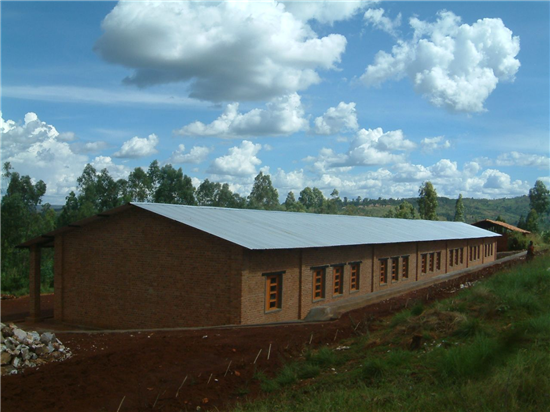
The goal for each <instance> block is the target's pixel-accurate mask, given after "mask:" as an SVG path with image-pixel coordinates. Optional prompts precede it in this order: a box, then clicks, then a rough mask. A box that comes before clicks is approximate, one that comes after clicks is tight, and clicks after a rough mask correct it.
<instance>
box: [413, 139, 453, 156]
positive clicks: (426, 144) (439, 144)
mask: <svg viewBox="0 0 550 412" xmlns="http://www.w3.org/2000/svg"><path fill="white" fill-rule="evenodd" d="M443 139H445V137H444V136H437V137H426V138H425V139H422V141H421V142H420V146H421V147H422V151H424V152H427V153H430V152H434V151H436V150H441V149H448V148H449V147H451V143H450V142H449V141H448V140H445V141H444V140H443Z"/></svg>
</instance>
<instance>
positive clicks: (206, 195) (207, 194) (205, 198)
mask: <svg viewBox="0 0 550 412" xmlns="http://www.w3.org/2000/svg"><path fill="white" fill-rule="evenodd" d="M220 189H221V184H219V183H217V182H216V183H215V182H211V181H210V180H208V179H204V182H202V183H201V184H200V185H199V187H198V189H197V193H196V198H197V204H198V205H199V206H217V203H218V202H217V195H218V194H219V191H220Z"/></svg>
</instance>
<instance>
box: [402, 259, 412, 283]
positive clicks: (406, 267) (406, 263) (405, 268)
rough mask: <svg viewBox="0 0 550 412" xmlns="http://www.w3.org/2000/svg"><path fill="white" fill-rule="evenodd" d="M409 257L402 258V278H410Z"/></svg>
mask: <svg viewBox="0 0 550 412" xmlns="http://www.w3.org/2000/svg"><path fill="white" fill-rule="evenodd" d="M409 266H410V265H409V255H405V256H401V278H402V279H408V278H409Z"/></svg>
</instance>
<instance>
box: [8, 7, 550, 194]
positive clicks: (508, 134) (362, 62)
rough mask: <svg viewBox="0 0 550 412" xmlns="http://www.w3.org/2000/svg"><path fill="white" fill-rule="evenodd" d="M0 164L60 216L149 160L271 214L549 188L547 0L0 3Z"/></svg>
mask: <svg viewBox="0 0 550 412" xmlns="http://www.w3.org/2000/svg"><path fill="white" fill-rule="evenodd" d="M1 13H2V14H1V23H2V25H1V35H2V39H1V40H2V56H1V57H2V61H1V67H2V79H1V80H2V96H1V105H2V108H1V110H2V123H1V130H2V162H6V161H9V162H10V163H11V164H12V166H14V168H15V169H16V171H18V172H20V173H22V174H29V175H30V176H31V177H33V178H35V179H42V180H44V181H45V182H46V183H47V185H48V192H47V195H46V197H45V199H44V200H45V201H48V202H50V203H54V204H60V203H64V199H65V197H66V196H67V195H68V193H69V192H70V191H71V190H75V188H76V179H77V178H78V176H79V175H80V173H81V172H82V169H83V168H84V165H85V164H86V163H91V164H92V165H94V166H95V167H96V169H98V171H99V170H101V169H102V168H107V169H108V170H109V172H110V173H111V175H112V176H113V177H115V178H125V177H127V175H128V173H129V172H130V171H131V170H133V169H134V168H135V167H143V168H145V169H146V168H147V167H148V165H149V164H150V163H151V162H152V161H153V160H155V159H157V160H158V161H159V162H160V163H161V164H166V163H171V164H172V165H173V166H175V167H181V168H182V169H183V172H184V173H185V174H187V175H189V176H191V177H192V178H193V181H194V184H195V186H198V185H199V184H200V182H201V181H203V180H204V179H205V178H208V179H210V180H214V181H220V182H227V183H230V185H231V187H232V189H233V190H235V191H237V192H239V193H240V194H242V195H247V194H248V193H249V192H250V189H251V186H252V183H253V179H254V177H255V176H256V174H257V173H259V172H260V171H263V172H264V173H268V174H270V175H271V178H272V181H273V183H274V186H275V187H276V188H277V189H278V191H279V194H280V197H281V199H282V200H284V198H285V197H286V194H287V193H288V192H289V191H291V190H292V191H294V192H295V194H296V195H297V194H298V193H299V191H300V190H302V189H303V188H304V187H306V186H310V187H313V186H315V187H318V188H320V189H321V190H322V191H323V192H324V193H325V195H326V196H328V195H329V194H330V193H331V192H332V190H333V189H334V188H336V189H338V190H339V192H340V195H341V196H342V197H343V196H347V197H353V198H355V197H357V196H361V197H362V198H365V197H368V198H378V197H383V198H388V197H393V198H401V197H413V196H416V195H417V193H418V187H419V186H420V184H421V183H422V182H423V181H426V180H430V181H431V182H432V183H433V184H434V186H435V188H436V190H437V191H438V194H440V195H443V196H449V197H457V196H458V194H459V193H462V194H463V196H465V197H482V198H498V197H512V196H518V195H523V194H526V193H527V192H528V190H529V188H530V187H532V186H533V185H534V183H535V181H536V180H537V179H542V180H543V181H544V182H545V183H546V184H547V185H550V178H549V167H550V166H549V165H550V162H549V154H550V148H549V145H550V143H549V136H550V133H549V123H550V108H549V100H550V99H549V90H550V84H549V79H550V75H549V62H550V56H549V49H550V45H549V44H550V42H549V39H550V29H549V16H550V7H549V3H548V2H436V1H432V2H414V1H411V2H372V1H371V2H366V1H365V2H362V1H356V2H339V3H337V2H322V1H318V2H275V1H272V2H271V1H264V2H249V3H243V2H231V3H218V2H196V3H190V2H165V3H160V2H156V3H146V2H121V3H116V2H2V3H1Z"/></svg>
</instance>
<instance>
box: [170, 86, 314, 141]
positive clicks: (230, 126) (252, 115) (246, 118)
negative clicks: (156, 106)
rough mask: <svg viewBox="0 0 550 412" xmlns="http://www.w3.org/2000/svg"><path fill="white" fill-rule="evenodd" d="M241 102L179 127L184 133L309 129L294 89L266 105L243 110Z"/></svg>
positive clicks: (237, 134) (274, 132) (283, 132)
mask: <svg viewBox="0 0 550 412" xmlns="http://www.w3.org/2000/svg"><path fill="white" fill-rule="evenodd" d="M238 109H239V104H238V103H232V104H228V105H227V107H226V109H225V111H224V112H223V114H222V115H221V116H220V117H218V118H217V119H216V120H214V121H213V122H212V123H210V124H204V123H202V122H199V121H196V122H193V123H191V124H189V125H187V126H184V127H182V128H181V129H179V130H177V131H175V133H176V134H179V135H181V136H215V137H248V136H278V135H289V134H292V133H296V132H299V131H301V130H306V129H307V128H308V126H309V122H308V120H307V119H305V118H304V109H303V107H302V102H301V99H300V96H299V95H298V94H297V93H292V94H290V95H287V96H282V97H278V98H275V99H273V100H272V101H271V102H269V103H267V105H266V109H253V110H251V111H249V112H247V113H244V114H243V113H239V111H238Z"/></svg>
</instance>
